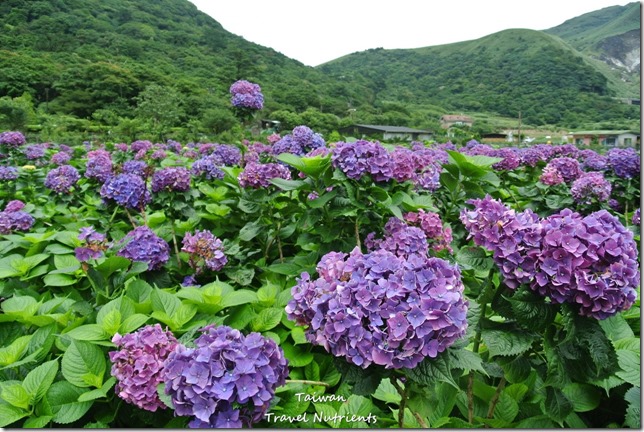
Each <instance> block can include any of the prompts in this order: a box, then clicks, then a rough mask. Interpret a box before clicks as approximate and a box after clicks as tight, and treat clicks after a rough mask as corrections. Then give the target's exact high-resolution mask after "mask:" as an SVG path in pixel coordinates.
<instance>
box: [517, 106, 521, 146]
mask: <svg viewBox="0 0 644 432" xmlns="http://www.w3.org/2000/svg"><path fill="white" fill-rule="evenodd" d="M517 140H518V141H519V146H521V111H519V133H518V134H517Z"/></svg>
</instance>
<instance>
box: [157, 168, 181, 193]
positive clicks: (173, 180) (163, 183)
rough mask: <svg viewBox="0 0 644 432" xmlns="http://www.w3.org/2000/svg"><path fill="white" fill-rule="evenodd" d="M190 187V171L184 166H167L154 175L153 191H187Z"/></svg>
mask: <svg viewBox="0 0 644 432" xmlns="http://www.w3.org/2000/svg"><path fill="white" fill-rule="evenodd" d="M188 189H190V171H188V169H186V168H184V167H166V168H161V169H160V170H157V171H155V172H154V174H153V175H152V192H154V193H158V192H162V191H168V192H185V191H187V190H188Z"/></svg>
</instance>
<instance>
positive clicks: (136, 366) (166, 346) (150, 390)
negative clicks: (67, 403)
mask: <svg viewBox="0 0 644 432" xmlns="http://www.w3.org/2000/svg"><path fill="white" fill-rule="evenodd" d="M112 342H114V344H115V345H116V347H117V348H118V351H111V352H110V353H109V357H110V361H111V362H112V369H111V374H112V376H113V377H115V378H116V379H117V380H118V381H117V384H116V387H115V391H116V394H117V396H119V397H120V398H121V399H123V400H124V401H126V402H128V403H131V404H133V405H136V406H137V407H139V408H141V409H144V410H146V411H152V412H155V411H156V410H157V409H165V408H166V406H165V404H164V403H163V402H161V399H160V398H159V395H158V394H157V386H158V385H159V384H161V383H162V382H163V377H164V370H165V369H164V368H165V362H166V360H167V358H168V356H169V355H170V353H172V352H173V351H174V349H175V347H176V346H177V345H178V344H179V342H178V341H177V338H175V337H174V335H173V334H172V333H171V332H170V331H164V330H163V329H162V328H161V326H160V325H159V324H155V325H148V326H145V327H143V328H141V329H139V330H137V331H136V332H134V333H130V334H126V335H124V336H121V335H120V334H118V333H116V334H115V335H114V337H113V338H112Z"/></svg>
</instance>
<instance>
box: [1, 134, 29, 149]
mask: <svg viewBox="0 0 644 432" xmlns="http://www.w3.org/2000/svg"><path fill="white" fill-rule="evenodd" d="M26 142H27V140H26V139H25V136H24V135H23V134H22V133H21V132H18V131H6V132H0V145H3V146H5V147H8V148H17V147H20V146H21V145H23V144H25V143H26Z"/></svg>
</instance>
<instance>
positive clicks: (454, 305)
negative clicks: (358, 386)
mask: <svg viewBox="0 0 644 432" xmlns="http://www.w3.org/2000/svg"><path fill="white" fill-rule="evenodd" d="M317 272H318V275H319V278H318V279H312V278H311V276H310V275H309V274H308V273H306V272H305V273H302V274H301V276H300V277H299V278H298V280H297V284H296V285H295V286H294V287H293V289H292V291H291V292H292V295H293V299H292V300H291V301H290V302H289V303H288V305H287V306H286V312H287V314H288V317H289V319H291V320H293V321H295V322H296V323H297V324H298V325H302V326H308V330H307V333H306V335H307V339H308V340H309V341H310V342H311V343H313V344H316V345H320V346H322V347H324V348H325V349H326V350H327V351H328V352H330V353H332V354H333V355H335V356H339V357H346V359H347V360H348V361H349V362H351V363H353V364H355V365H357V366H360V367H362V368H367V367H368V366H369V365H371V364H376V365H382V366H384V367H385V368H387V369H392V368H396V369H397V368H413V367H414V366H416V365H417V364H418V363H420V362H421V361H422V360H423V359H424V358H425V357H436V356H437V355H438V354H439V353H440V352H442V351H444V350H445V349H446V348H448V347H449V346H450V345H452V344H453V343H454V342H455V341H456V340H457V339H458V338H460V337H461V336H463V335H464V333H465V330H466V328H467V320H466V314H467V301H466V300H465V299H464V297H463V289H464V287H463V283H462V281H461V276H460V271H459V269H458V267H457V266H453V265H451V264H450V263H448V262H447V261H444V260H442V259H440V258H427V257H426V256H422V255H421V254H412V255H410V256H409V257H408V258H404V257H401V256H396V255H395V254H393V253H392V252H390V251H387V250H384V249H377V250H375V251H373V252H370V253H368V254H362V253H361V252H360V250H359V249H358V248H355V249H354V250H353V251H352V252H351V254H348V255H347V254H345V253H340V252H330V253H328V254H326V255H324V256H323V257H322V259H321V260H320V262H319V263H318V266H317Z"/></svg>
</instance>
